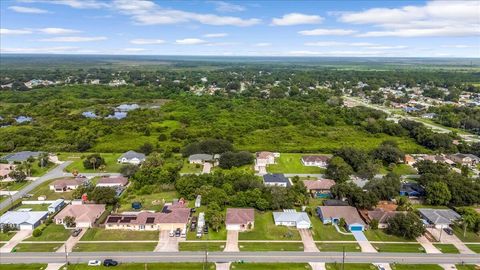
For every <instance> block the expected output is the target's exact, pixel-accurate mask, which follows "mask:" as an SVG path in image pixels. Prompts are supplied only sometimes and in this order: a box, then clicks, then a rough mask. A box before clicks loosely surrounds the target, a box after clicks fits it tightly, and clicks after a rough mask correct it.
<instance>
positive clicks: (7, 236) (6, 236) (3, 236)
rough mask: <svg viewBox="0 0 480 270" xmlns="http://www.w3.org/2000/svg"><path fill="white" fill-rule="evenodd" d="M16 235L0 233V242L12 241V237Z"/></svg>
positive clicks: (13, 233)
mask: <svg viewBox="0 0 480 270" xmlns="http://www.w3.org/2000/svg"><path fill="white" fill-rule="evenodd" d="M15 234H16V232H7V233H2V232H0V241H8V240H10V239H12V237H13V236H14V235H15Z"/></svg>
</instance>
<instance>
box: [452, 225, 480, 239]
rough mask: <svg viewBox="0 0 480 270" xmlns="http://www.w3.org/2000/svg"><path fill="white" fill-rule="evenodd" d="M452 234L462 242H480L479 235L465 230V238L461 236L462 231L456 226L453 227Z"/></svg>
mask: <svg viewBox="0 0 480 270" xmlns="http://www.w3.org/2000/svg"><path fill="white" fill-rule="evenodd" d="M453 232H454V233H455V235H456V236H457V237H458V238H460V240H462V241H463V242H480V235H478V234H476V233H474V232H472V231H468V230H467V233H466V234H465V236H463V229H462V228H460V227H457V226H453Z"/></svg>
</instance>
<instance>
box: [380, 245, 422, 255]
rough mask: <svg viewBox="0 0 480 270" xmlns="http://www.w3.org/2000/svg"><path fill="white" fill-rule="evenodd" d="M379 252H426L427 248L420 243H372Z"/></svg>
mask: <svg viewBox="0 0 480 270" xmlns="http://www.w3.org/2000/svg"><path fill="white" fill-rule="evenodd" d="M372 245H373V246H374V247H375V248H376V249H377V250H378V251H379V252H412V253H424V252H425V250H424V249H423V247H422V246H421V245H420V244H416V243H415V244H384V243H381V244H380V243H372Z"/></svg>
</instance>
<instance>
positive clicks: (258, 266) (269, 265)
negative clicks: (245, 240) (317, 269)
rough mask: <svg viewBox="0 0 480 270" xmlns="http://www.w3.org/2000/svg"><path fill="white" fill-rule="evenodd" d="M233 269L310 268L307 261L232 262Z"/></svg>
mask: <svg viewBox="0 0 480 270" xmlns="http://www.w3.org/2000/svg"><path fill="white" fill-rule="evenodd" d="M230 269H231V270H265V269H268V270H309V269H312V268H311V267H310V265H308V264H306V263H232V266H231V267H230Z"/></svg>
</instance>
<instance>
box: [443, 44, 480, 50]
mask: <svg viewBox="0 0 480 270" xmlns="http://www.w3.org/2000/svg"><path fill="white" fill-rule="evenodd" d="M442 48H456V49H465V48H479V46H473V45H465V44H454V45H442Z"/></svg>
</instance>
